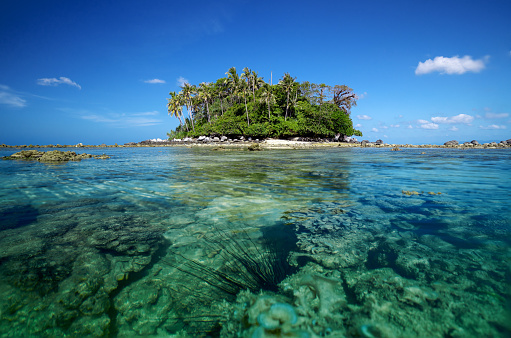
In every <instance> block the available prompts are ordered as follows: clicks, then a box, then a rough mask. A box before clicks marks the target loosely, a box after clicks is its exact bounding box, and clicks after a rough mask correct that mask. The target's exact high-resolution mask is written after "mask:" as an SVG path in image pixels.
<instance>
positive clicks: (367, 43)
mask: <svg viewBox="0 0 511 338" xmlns="http://www.w3.org/2000/svg"><path fill="white" fill-rule="evenodd" d="M0 51H1V52H0V116H1V121H2V122H1V124H0V144H1V143H5V144H56V143H60V144H76V143H79V142H82V143H84V144H101V143H107V144H114V143H119V144H123V143H125V142H132V141H133V142H138V141H142V140H146V139H151V138H165V137H166V133H167V132H168V131H170V130H171V129H174V128H175V127H176V126H177V125H178V124H179V122H178V121H177V119H175V118H173V117H170V116H168V113H167V109H166V103H167V100H166V99H167V97H169V95H168V93H169V91H174V90H176V91H178V90H179V87H178V86H179V79H186V80H187V81H189V82H190V83H192V84H198V83H200V82H211V81H215V80H216V79H218V78H220V77H223V76H224V74H225V72H226V71H227V70H228V69H229V68H230V67H233V66H234V67H236V68H237V69H238V70H239V71H241V69H242V68H243V67H249V68H251V69H253V70H255V71H257V72H258V73H259V76H263V77H264V79H265V80H266V81H267V82H269V81H270V76H271V74H273V82H274V83H276V82H277V81H278V79H280V78H281V77H282V75H283V74H284V73H285V72H289V73H290V74H291V75H292V76H293V77H296V78H297V81H300V82H301V81H306V80H308V81H310V82H314V83H326V84H329V85H335V84H345V85H348V86H350V87H351V88H353V89H354V91H355V92H356V93H357V95H358V96H359V100H358V105H357V106H356V107H354V108H353V109H352V111H351V114H352V119H353V122H354V124H355V125H357V128H358V129H360V130H361V131H362V132H363V133H364V136H363V137H362V139H368V140H373V141H374V140H376V139H382V140H384V141H385V142H387V143H412V144H420V143H436V144H439V143H444V142H445V141H448V140H452V139H456V140H458V141H470V140H473V139H476V140H479V141H500V140H506V139H509V138H511V1H508V0H503V1H498V0H484V1H473V0H471V1H465V0H463V1H448V0H443V1H410V0H407V1H392V0H390V1H322V0H317V1H300V0H295V1H261V0H259V1H248V0H247V1H244V0H227V1H223V0H216V1H197V0H192V1H179V2H176V1H151V0H148V1H132V0H124V1H91V0H87V1H81V0H75V1H65V0H62V1H53V0H46V1H25V0H16V1H14V0H6V1H1V2H0Z"/></svg>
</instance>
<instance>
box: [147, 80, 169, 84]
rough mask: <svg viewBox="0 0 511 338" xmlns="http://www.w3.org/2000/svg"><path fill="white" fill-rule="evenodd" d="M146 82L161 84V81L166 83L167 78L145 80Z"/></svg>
mask: <svg viewBox="0 0 511 338" xmlns="http://www.w3.org/2000/svg"><path fill="white" fill-rule="evenodd" d="M144 83H151V84H159V83H165V80H160V79H152V80H145V81H144Z"/></svg>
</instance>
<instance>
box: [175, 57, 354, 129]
mask: <svg viewBox="0 0 511 338" xmlns="http://www.w3.org/2000/svg"><path fill="white" fill-rule="evenodd" d="M225 74H226V75H227V77H224V78H220V79H218V80H217V81H216V82H214V83H205V82H203V83H201V84H200V85H199V86H195V85H190V84H189V83H185V84H184V85H183V86H182V87H181V89H182V90H181V91H180V92H179V93H178V94H176V92H171V93H170V95H171V98H170V99H168V105H167V107H168V111H169V114H171V115H173V116H175V117H176V118H178V119H179V122H180V125H179V126H178V127H177V128H176V129H175V130H173V131H171V132H170V133H168V136H169V138H183V137H197V136H200V135H208V136H212V135H229V136H240V135H243V136H251V137H261V138H264V137H292V136H304V137H334V136H336V135H346V136H351V135H357V136H362V133H361V132H360V131H358V130H356V129H353V122H352V121H351V118H350V109H351V107H352V106H355V105H356V94H355V93H354V92H353V90H352V89H351V88H349V87H347V86H345V85H336V86H333V87H332V86H327V85H325V84H319V85H318V84H313V83H309V82H302V83H299V82H296V81H295V78H293V77H291V76H290V75H289V74H288V73H286V74H284V76H283V78H282V79H281V80H280V81H279V83H278V84H276V85H270V84H268V83H266V82H264V81H263V79H262V78H260V77H258V76H257V73H256V72H254V71H251V70H250V69H248V68H244V69H243V73H242V74H241V75H238V73H237V72H236V68H234V67H232V68H230V69H229V71H228V72H227V73H225ZM183 108H186V111H187V113H188V116H184V114H183V110H184V109H183Z"/></svg>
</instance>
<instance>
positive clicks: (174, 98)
mask: <svg viewBox="0 0 511 338" xmlns="http://www.w3.org/2000/svg"><path fill="white" fill-rule="evenodd" d="M169 95H170V97H171V98H170V99H167V100H168V101H169V102H168V104H167V109H168V111H169V114H170V116H172V115H174V116H175V117H177V118H178V119H179V125H180V126H181V128H183V121H182V120H181V115H182V114H183V101H182V96H181V95H178V94H176V92H170V93H169ZM186 129H187V130H188V126H186Z"/></svg>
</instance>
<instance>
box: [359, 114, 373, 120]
mask: <svg viewBox="0 0 511 338" xmlns="http://www.w3.org/2000/svg"><path fill="white" fill-rule="evenodd" d="M357 119H359V120H372V119H373V118H372V117H371V116H369V115H357Z"/></svg>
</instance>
